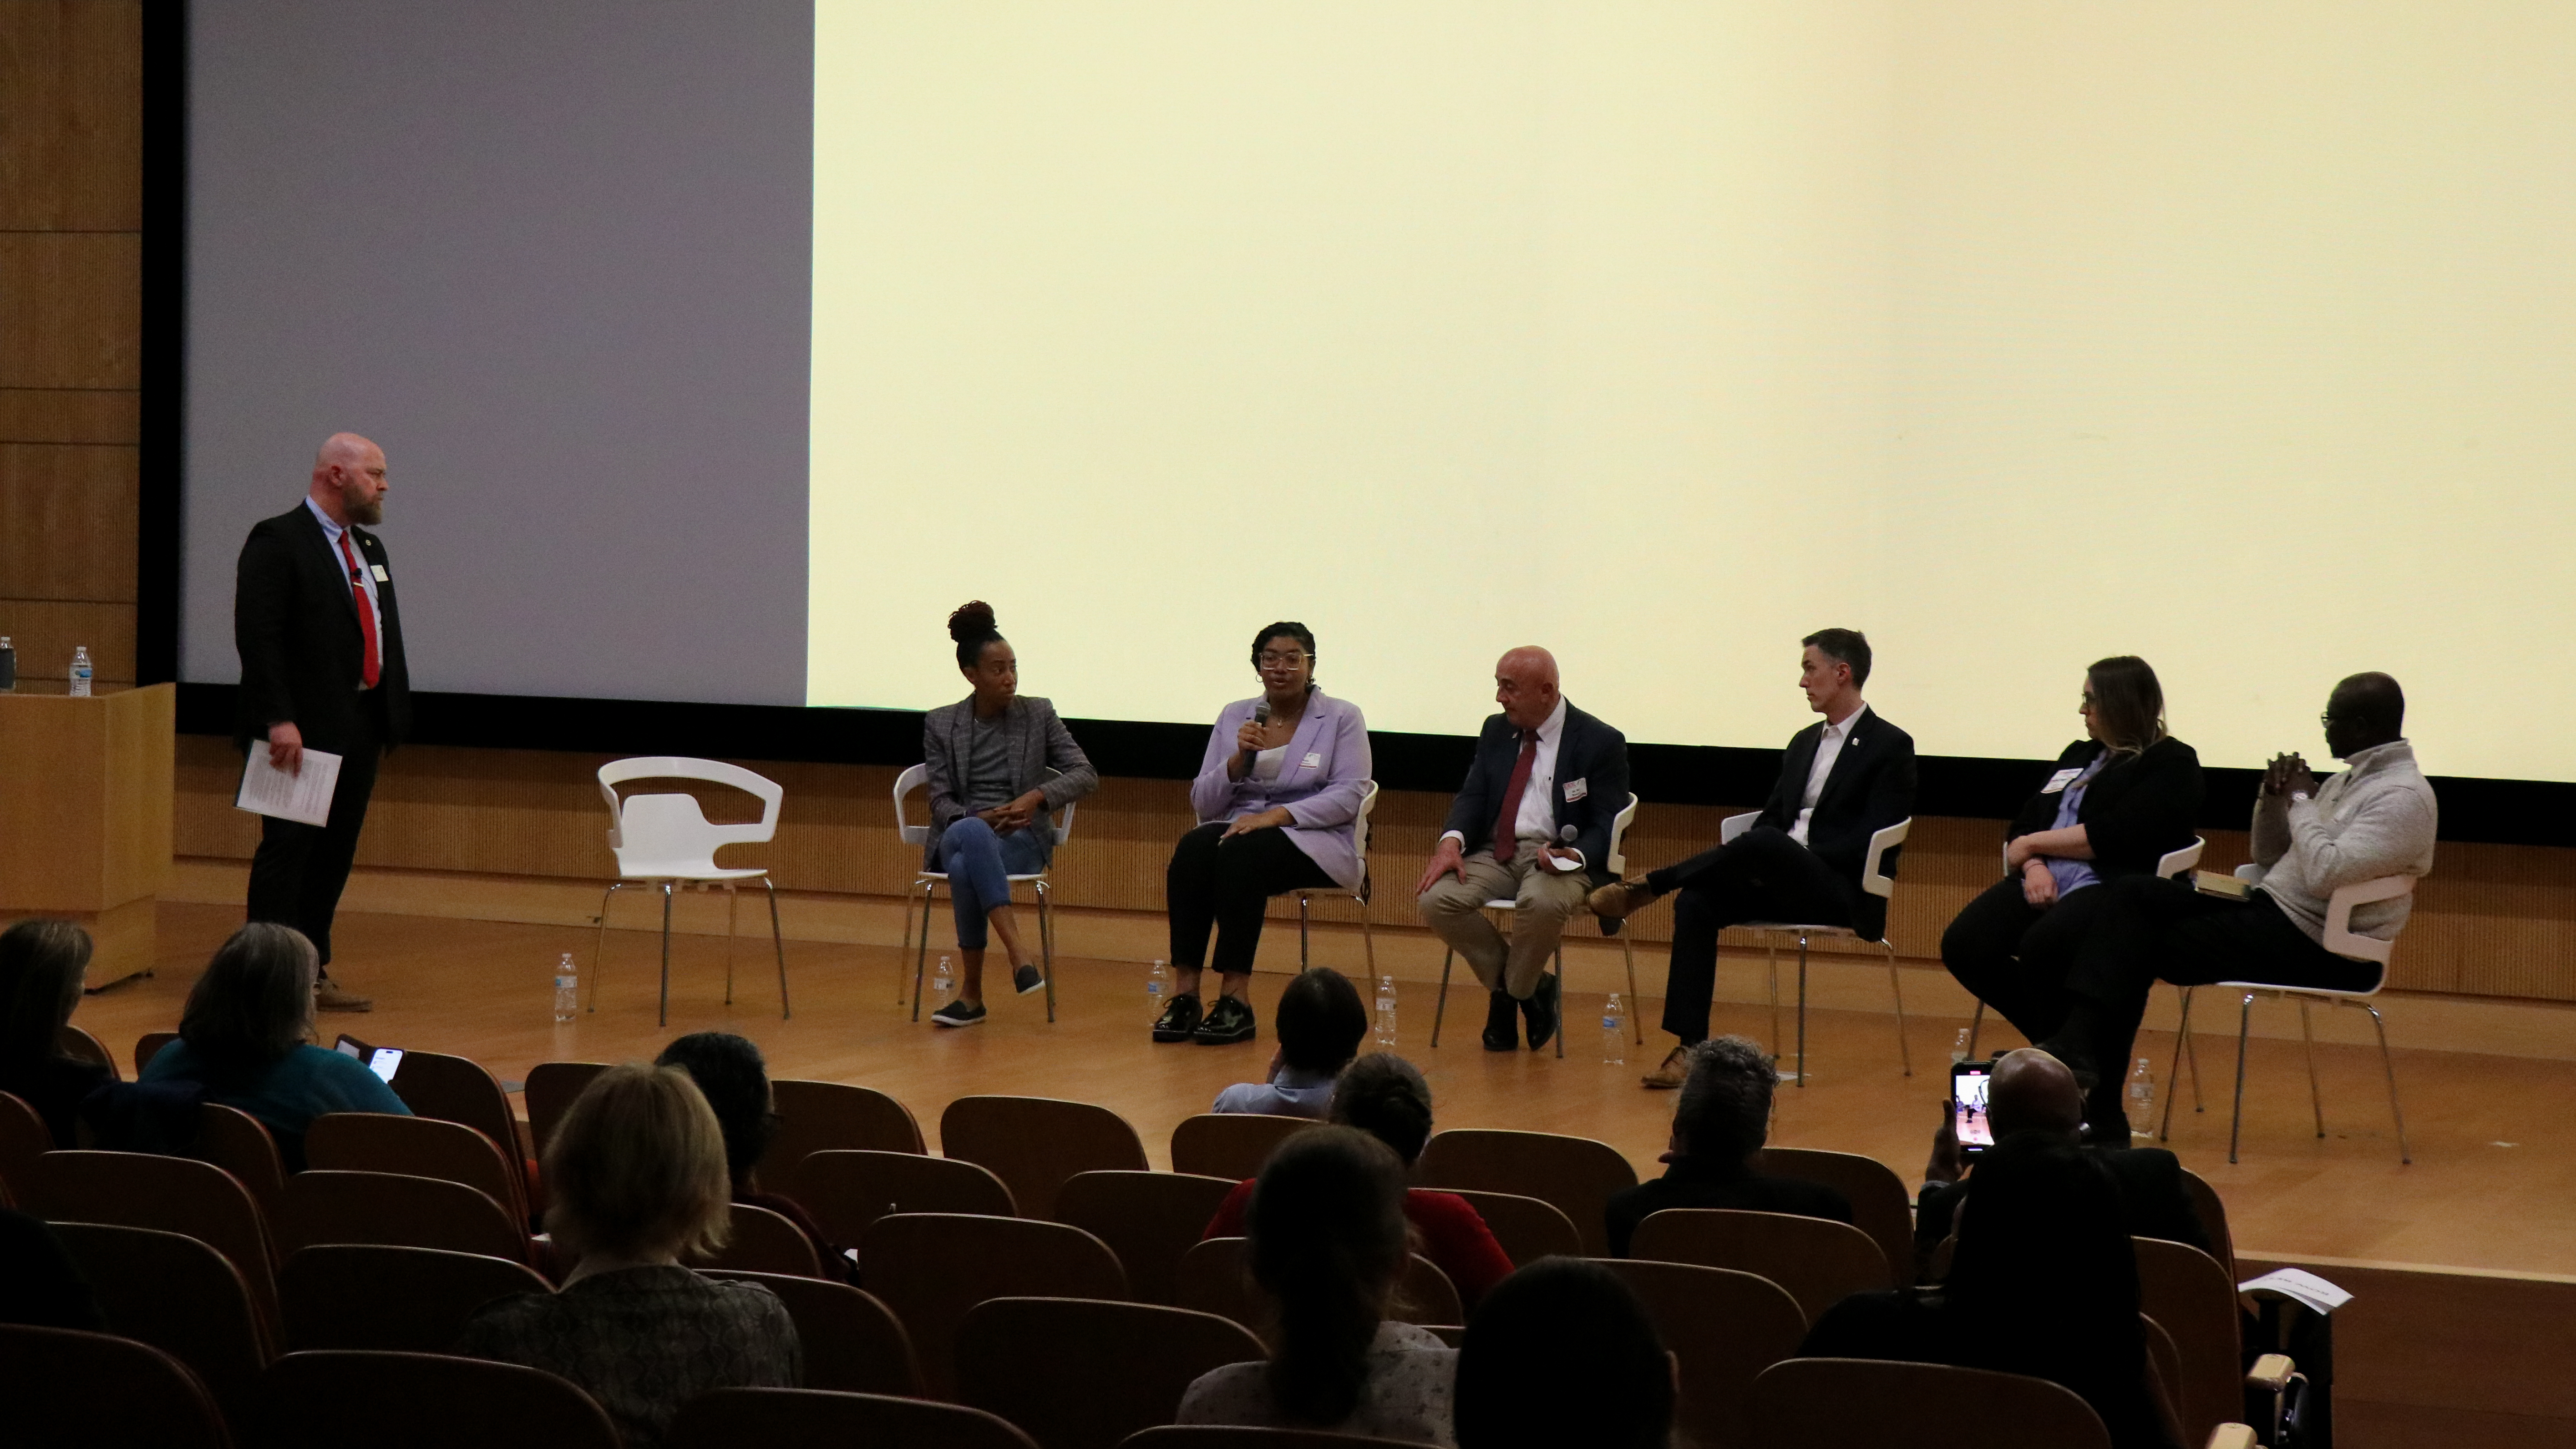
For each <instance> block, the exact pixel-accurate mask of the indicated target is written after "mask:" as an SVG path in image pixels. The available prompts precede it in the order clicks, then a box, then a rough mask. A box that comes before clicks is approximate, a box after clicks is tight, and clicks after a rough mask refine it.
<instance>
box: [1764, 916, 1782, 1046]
mask: <svg viewBox="0 0 2576 1449" xmlns="http://www.w3.org/2000/svg"><path fill="white" fill-rule="evenodd" d="M1763 949H1764V950H1766V951H1768V952H1770V953H1771V954H1770V961H1771V1064H1772V1065H1773V1066H1775V1067H1776V1066H1778V1065H1779V1064H1780V942H1779V940H1778V938H1776V937H1774V938H1771V939H1769V940H1766V941H1765V942H1764V943H1763Z"/></svg>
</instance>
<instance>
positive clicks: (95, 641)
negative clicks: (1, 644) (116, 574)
mask: <svg viewBox="0 0 2576 1449" xmlns="http://www.w3.org/2000/svg"><path fill="white" fill-rule="evenodd" d="M0 634H5V635H8V636H9V638H10V640H11V642H13V643H14V644H15V645H16V646H17V650H18V687H19V688H21V689H25V688H28V687H29V686H31V685H41V684H42V683H43V682H44V681H48V680H51V681H54V685H53V688H54V691H55V692H56V693H59V692H61V690H62V683H61V681H62V680H64V679H66V678H68V677H69V676H70V674H71V667H72V650H73V648H74V647H75V646H87V647H88V649H89V659H90V664H91V665H92V666H93V668H94V670H95V677H96V681H97V683H98V684H100V685H108V684H132V683H133V682H134V606H133V605H132V604H82V603H64V602H61V601H59V600H54V599H0Z"/></svg>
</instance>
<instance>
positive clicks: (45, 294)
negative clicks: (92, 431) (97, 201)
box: [0, 232, 143, 388]
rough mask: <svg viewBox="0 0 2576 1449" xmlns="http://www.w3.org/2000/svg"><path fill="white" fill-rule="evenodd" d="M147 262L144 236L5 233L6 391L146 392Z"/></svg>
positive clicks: (0, 341) (0, 318) (2, 350)
mask: <svg viewBox="0 0 2576 1449" xmlns="http://www.w3.org/2000/svg"><path fill="white" fill-rule="evenodd" d="M142 260H143V238H142V235H141V234H140V233H138V232H0V387H70V388H132V387H137V386H139V385H140V379H141V360H142V355H143V290H142V288H143V283H142Z"/></svg>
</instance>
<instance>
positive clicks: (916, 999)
mask: <svg viewBox="0 0 2576 1449" xmlns="http://www.w3.org/2000/svg"><path fill="white" fill-rule="evenodd" d="M1047 773H1048V774H1049V775H1057V774H1061V773H1063V772H1062V771H1059V770H1049V771H1047ZM929 779H930V770H929V767H928V766H925V765H913V766H911V767H909V768H907V769H906V770H905V771H904V772H903V773H902V774H900V775H897V776H896V777H895V780H894V830H895V834H896V835H897V836H898V837H900V838H901V839H902V841H903V843H904V844H906V845H909V846H911V847H913V848H914V849H916V850H918V849H920V848H921V847H922V846H925V845H927V844H929V843H930V825H929V823H928V822H926V821H925V822H924V823H922V824H919V825H915V824H913V823H912V821H911V820H910V819H909V818H907V817H906V816H905V814H904V805H903V802H904V797H906V796H908V795H910V794H911V793H912V792H913V791H915V790H918V789H920V788H921V787H922V786H923V785H924V784H925V783H927V782H928V781H929ZM1073 806H1074V802H1073V801H1070V800H1068V801H1066V802H1065V806H1064V808H1063V809H1062V810H1059V811H1057V812H1056V813H1055V816H1054V820H1055V843H1056V844H1057V845H1059V846H1061V845H1063V844H1064V843H1065V841H1067V840H1069V839H1071V838H1072V836H1073ZM1004 878H1005V879H1007V880H1008V881H1009V882H1010V883H1011V884H1012V885H1015V886H1016V885H1020V884H1022V883H1026V884H1027V885H1028V886H1029V887H1030V888H1031V889H1032V890H1035V891H1036V892H1037V897H1038V957H1039V966H1038V974H1039V975H1040V976H1042V977H1044V978H1045V979H1046V999H1047V1020H1049V1021H1053V1020H1055V916H1054V914H1053V912H1052V910H1051V908H1050V907H1049V905H1048V903H1047V873H1046V872H1045V871H1044V870H1036V871H1031V872H1029V873H1028V874H1026V875H1014V876H1006V877H1004ZM947 881H948V872H946V871H944V870H915V871H914V872H913V875H912V883H913V884H914V885H916V886H919V887H920V888H921V948H920V950H919V952H918V953H917V954H915V955H914V957H913V959H912V1019H913V1020H915V1021H919V1020H921V980H922V974H923V970H924V968H925V967H926V966H927V964H928V963H929V960H930V917H931V909H930V906H931V900H932V897H933V896H934V894H935V893H936V892H937V891H938V889H939V887H941V886H942V885H945V884H946V883H947ZM903 934H904V939H905V940H907V941H909V940H910V939H912V897H911V896H909V895H906V896H905V897H904V902H903ZM894 999H895V1000H896V1001H898V1002H900V1001H902V1000H903V963H902V961H901V959H900V958H898V959H897V960H896V963H895V998H894Z"/></svg>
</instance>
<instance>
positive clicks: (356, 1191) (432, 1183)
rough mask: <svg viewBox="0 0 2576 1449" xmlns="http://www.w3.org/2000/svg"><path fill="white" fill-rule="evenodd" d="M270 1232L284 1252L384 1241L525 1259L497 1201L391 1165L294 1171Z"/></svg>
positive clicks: (522, 1236)
mask: <svg viewBox="0 0 2576 1449" xmlns="http://www.w3.org/2000/svg"><path fill="white" fill-rule="evenodd" d="M277 1236H278V1242H279V1244H280V1245H281V1246H283V1247H284V1248H285V1249H286V1251H288V1252H290V1253H292V1252H294V1251H295V1250H297V1249H299V1248H309V1247H312V1246H313V1245H314V1244H316V1243H384V1244H389V1245H391V1246H394V1247H402V1248H444V1249H446V1250H447V1251H448V1252H451V1253H481V1254H483V1255H484V1256H486V1257H493V1258H507V1259H509V1260H510V1261H511V1262H513V1263H527V1262H531V1261H533V1260H532V1258H531V1256H530V1254H529V1244H528V1233H527V1229H526V1228H524V1227H522V1226H520V1225H519V1224H517V1223H514V1222H512V1221H511V1220H510V1214H509V1213H508V1211H506V1210H505V1209H503V1208H502V1206H501V1205H500V1204H499V1203H496V1202H494V1201H492V1199H491V1198H489V1197H487V1196H485V1195H484V1194H483V1193H481V1192H478V1191H476V1190H475V1189H473V1188H470V1187H467V1186H466V1185H465V1184H463V1183H461V1182H449V1181H448V1180H446V1179H445V1178H440V1177H413V1176H410V1175H408V1174H405V1173H398V1172H342V1171H330V1170H325V1169H319V1168H317V1169H313V1170H310V1171H306V1172H299V1173H297V1174H295V1176H293V1177H291V1178H289V1179H287V1182H286V1218H285V1221H284V1222H283V1223H282V1224H281V1225H280V1227H279V1229H278V1235H277Z"/></svg>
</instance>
